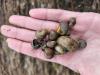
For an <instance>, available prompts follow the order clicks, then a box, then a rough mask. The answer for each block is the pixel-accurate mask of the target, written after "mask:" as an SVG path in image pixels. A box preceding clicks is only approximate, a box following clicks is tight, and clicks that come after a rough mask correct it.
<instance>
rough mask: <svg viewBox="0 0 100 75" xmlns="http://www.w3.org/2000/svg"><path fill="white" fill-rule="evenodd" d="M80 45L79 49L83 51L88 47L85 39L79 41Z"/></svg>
mask: <svg viewBox="0 0 100 75" xmlns="http://www.w3.org/2000/svg"><path fill="white" fill-rule="evenodd" d="M77 42H78V45H79V48H80V49H82V48H85V47H86V46H87V43H86V41H85V40H83V39H78V41H77Z"/></svg>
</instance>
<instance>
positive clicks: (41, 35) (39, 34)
mask: <svg viewBox="0 0 100 75" xmlns="http://www.w3.org/2000/svg"><path fill="white" fill-rule="evenodd" d="M47 33H48V31H47V30H46V29H43V30H38V31H36V33H35V35H36V38H37V39H43V38H45V37H46V35H47Z"/></svg>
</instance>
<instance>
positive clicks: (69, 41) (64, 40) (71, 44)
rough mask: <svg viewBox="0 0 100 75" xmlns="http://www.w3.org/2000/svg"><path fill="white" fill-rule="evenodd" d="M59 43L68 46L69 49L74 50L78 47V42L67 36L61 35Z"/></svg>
mask: <svg viewBox="0 0 100 75" xmlns="http://www.w3.org/2000/svg"><path fill="white" fill-rule="evenodd" d="M57 43H58V44H59V45H61V46H62V47H64V48H66V49H67V50H68V51H74V50H76V49H77V48H78V43H77V42H76V41H75V40H73V39H71V38H70V37H67V36H60V37H59V38H58V39H57Z"/></svg>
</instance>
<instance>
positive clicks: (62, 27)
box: [57, 21, 69, 35]
mask: <svg viewBox="0 0 100 75" xmlns="http://www.w3.org/2000/svg"><path fill="white" fill-rule="evenodd" d="M68 31H69V25H68V22H64V21H62V22H61V23H60V26H59V28H58V30H57V32H58V33H59V34H60V35H67V33H68Z"/></svg>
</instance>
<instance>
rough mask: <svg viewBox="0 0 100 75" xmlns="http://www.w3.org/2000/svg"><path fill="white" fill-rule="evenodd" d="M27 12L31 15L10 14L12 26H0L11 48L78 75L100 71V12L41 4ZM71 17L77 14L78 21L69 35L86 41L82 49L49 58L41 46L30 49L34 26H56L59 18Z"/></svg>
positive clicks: (52, 27)
mask: <svg viewBox="0 0 100 75" xmlns="http://www.w3.org/2000/svg"><path fill="white" fill-rule="evenodd" d="M29 14H30V17H27V16H19V15H13V16H11V17H10V18H9V22H10V23H11V24H13V26H11V25H3V26H2V27H1V33H2V34H3V35H4V36H6V37H7V43H8V46H9V47H10V48H11V49H13V50H14V51H17V52H19V53H22V54H25V55H28V56H32V57H34V58H39V59H42V60H45V61H50V62H55V63H58V64H61V65H64V66H66V67H68V68H70V69H72V70H73V71H76V72H79V73H80V74H81V75H100V71H99V69H100V25H99V24H100V14H97V13H92V12H88V13H86V12H84V13H80V12H72V11H65V10H59V9H43V8H38V9H32V10H30V11H29ZM70 17H76V21H77V22H76V25H75V27H74V28H73V31H72V35H71V36H73V37H74V38H78V37H80V38H83V39H85V40H86V41H87V47H86V48H85V49H82V50H77V51H75V52H69V53H66V54H64V55H56V56H55V57H54V58H52V59H46V58H45V56H44V53H43V52H42V50H33V48H32V47H31V42H32V40H33V39H34V38H35V31H34V30H40V29H43V28H47V29H49V30H50V29H56V28H57V26H58V25H59V23H58V22H60V21H64V20H68V19H69V18H70ZM14 26H17V27H14ZM19 27H22V28H19Z"/></svg>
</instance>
